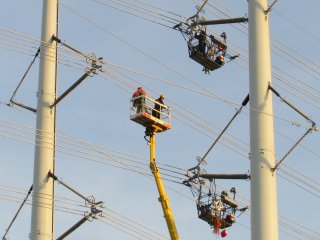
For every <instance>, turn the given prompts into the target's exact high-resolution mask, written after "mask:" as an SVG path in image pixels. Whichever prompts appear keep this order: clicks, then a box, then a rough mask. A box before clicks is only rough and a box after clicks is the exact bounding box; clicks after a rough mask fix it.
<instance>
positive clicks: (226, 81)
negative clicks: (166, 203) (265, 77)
mask: <svg viewBox="0 0 320 240" xmlns="http://www.w3.org/2000/svg"><path fill="white" fill-rule="evenodd" d="M272 2H273V1H269V3H272ZM1 3H2V6H1V9H0V11H1V14H0V34H1V35H0V65H1V73H2V74H1V77H0V102H1V104H0V141H1V144H0V151H1V160H0V163H1V167H0V213H1V216H0V233H1V234H4V233H5V230H6V228H7V227H8V225H9V224H10V222H11V220H12V219H13V217H14V215H15V213H16V212H17V210H18V208H19V206H20V204H21V202H22V200H23V198H24V197H25V196H26V194H27V192H28V189H29V188H30V186H31V185H32V182H33V161H34V131H35V122H36V121H35V114H34V113H33V112H31V111H28V110H25V109H22V108H19V107H18V106H8V105H7V103H9V100H10V98H11V96H12V94H13V92H14V90H15V89H16V87H17V86H18V83H19V81H20V80H21V78H22V76H23V75H24V73H25V72H26V70H27V68H28V66H29V65H30V63H31V61H32V60H33V57H34V55H35V53H36V51H37V48H38V47H39V40H40V35H41V18H42V1H40V0H31V1H15V0H11V1H9V0H4V1H2V2H1ZM119 3H122V4H123V5H119ZM201 3H202V2H201V1H196V0H195V1H192V0H176V1H169V0H162V1H155V0H123V1H111V0H110V1H107V0H62V1H61V6H60V11H59V38H60V39H61V40H62V41H63V42H65V43H67V44H68V45H70V46H72V47H74V48H76V49H78V50H80V51H81V52H83V53H85V54H90V55H92V56H96V57H103V60H104V61H105V62H106V63H107V64H104V65H103V69H104V70H105V72H104V73H99V74H97V75H94V76H92V77H89V78H88V79H86V80H85V81H84V82H83V83H81V85H79V86H78V87H77V88H76V89H74V90H73V91H72V92H71V93H70V94H69V95H68V96H67V97H66V98H65V99H63V100H62V101H61V102H60V103H59V104H58V106H57V122H56V128H57V141H58V143H57V144H58V145H57V149H58V151H57V155H56V163H55V164H56V175H57V176H58V178H59V179H62V180H63V181H64V182H65V183H67V184H68V185H70V186H72V187H74V188H75V189H76V190H77V191H79V192H80V193H81V194H83V195H85V196H91V195H92V196H94V198H95V199H96V201H103V202H104V207H105V208H104V209H103V211H104V214H103V217H100V218H99V219H100V220H99V219H95V220H93V221H91V222H87V223H85V224H84V225H82V226H81V227H80V228H78V229H77V230H76V231H75V232H73V233H72V234H71V235H70V236H69V237H68V239H96V240H100V239H101V240H102V239H123V240H127V239H128V240H129V239H169V234H168V231H167V227H166V223H165V220H164V218H163V213H162V209H161V205H160V203H159V201H158V193H157V189H156V185H155V182H154V180H153V179H152V178H151V177H149V176H148V174H150V169H149V167H148V161H149V160H148V158H149V146H148V145H147V142H146V140H145V139H144V128H143V127H142V126H141V125H139V124H137V123H135V122H132V121H130V97H131V95H132V93H133V92H134V90H135V89H136V88H137V87H138V86H143V87H144V89H145V90H146V91H147V93H148V95H150V96H151V97H154V98H156V97H158V96H159V95H160V94H164V95H166V99H165V103H166V104H167V105H169V106H170V107H171V108H172V119H171V124H172V129H171V130H168V131H166V132H163V133H159V134H158V135H157V145H156V161H157V162H158V163H159V167H160V171H161V173H162V174H163V177H164V178H165V181H164V183H165V186H166V191H167V194H168V195H169V198H170V204H171V207H172V211H173V215H174V218H175V222H176V225H177V229H178V232H179V235H180V238H181V239H199V240H200V239H203V240H204V239H219V238H221V237H218V236H216V235H214V234H213V232H212V229H211V228H210V226H209V225H208V224H207V223H206V222H204V221H202V220H200V219H198V217H197V210H196V204H195V201H194V198H193V196H192V193H191V191H190V189H189V188H188V187H186V186H184V185H183V184H181V183H182V181H183V180H185V179H186V176H184V175H183V174H185V173H186V170H187V169H189V168H191V167H193V166H195V165H196V164H197V160H196V158H197V157H198V156H200V157H201V156H203V155H204V154H205V152H206V151H207V150H208V148H209V147H210V146H211V144H212V143H213V141H214V140H215V139H216V138H217V136H218V135H219V133H220V132H221V131H222V129H223V128H224V126H225V125H226V124H227V123H228V121H229V120H230V119H231V117H232V116H233V115H234V113H235V111H236V110H237V109H238V108H239V104H241V102H242V100H243V99H244V98H245V96H246V95H247V94H248V91H249V72H248V56H249V54H250V53H249V52H248V34H247V25H246V24H233V25H223V26H222V25H219V26H210V27H208V29H207V32H210V33H214V34H216V35H220V34H221V33H222V32H226V33H227V42H228V50H229V53H233V54H236V53H240V57H239V58H237V59H236V60H235V61H232V62H229V63H227V64H225V65H224V66H223V67H222V68H220V69H218V70H216V71H213V72H211V74H210V75H209V74H204V72H203V71H202V66H201V65H199V64H198V63H196V62H195V61H193V60H192V59H190V58H189V56H188V51H187V44H186V41H185V40H184V38H183V36H182V35H181V33H180V32H178V31H175V30H173V29H172V27H173V26H174V25H175V24H177V23H179V21H184V20H185V19H186V18H188V17H190V16H192V15H194V14H195V12H196V5H197V4H198V5H199V4H201ZM129 7H130V8H129ZM137 7H138V9H139V11H136V10H134V9H137ZM132 8H134V9H132ZM319 8H320V2H319V1H315V0H307V1H289V0H280V1H277V2H276V3H275V5H274V7H273V8H272V10H271V12H270V13H269V16H270V34H271V43H272V45H271V56H272V59H271V61H272V81H273V87H274V88H275V89H276V90H277V91H278V92H279V93H280V95H281V96H282V97H283V98H285V99H287V100H288V101H290V102H291V103H293V104H294V105H295V106H296V107H297V108H298V109H299V110H300V111H302V112H303V113H304V114H305V115H307V116H308V117H310V118H311V119H312V120H313V121H314V122H315V123H316V124H320V108H319V101H320V99H319V96H320V95H319V90H318V89H320V88H319V87H320V83H319V80H320V74H319V73H320V60H319V55H320V49H319V47H318V45H319V42H320V31H319V27H318V26H317V23H318V22H319V14H318V9H319ZM129 12H131V14H129ZM247 12H248V11H247V1H245V0H243V1H235V0H224V1H221V0H216V1H214V0H209V1H208V4H207V5H206V6H205V9H204V11H203V12H201V15H202V16H203V17H204V18H206V19H221V18H233V17H243V16H246V14H247ZM224 14H226V15H224ZM146 19H149V21H148V20H146ZM60 47H61V50H60V51H59V56H60V58H59V64H58V78H57V92H58V95H60V94H61V93H63V92H64V90H65V89H67V88H68V87H69V86H70V85H71V84H73V83H74V82H75V81H76V80H77V79H79V78H80V76H82V75H83V74H84V72H85V70H86V66H87V63H86V59H85V57H83V56H80V55H77V54H74V53H70V52H68V51H67V49H66V48H63V47H62V46H60ZM38 72H39V59H36V61H35V63H34V64H33V65H32V67H31V69H30V71H29V72H28V74H27V75H26V77H25V79H24V81H23V83H22V84H21V86H20V88H19V90H18V92H17V94H16V96H15V100H16V101H17V102H20V103H23V104H25V105H28V106H31V107H33V108H36V100H37V98H36V93H37V85H38ZM273 107H274V125H275V148H276V159H277V160H280V159H281V158H282V157H283V156H285V154H287V153H288V151H289V150H290V148H291V147H292V146H293V145H294V144H295V143H296V142H297V140H298V139H299V138H300V137H301V136H302V135H303V134H304V133H305V131H306V128H307V127H309V126H310V122H308V121H306V120H305V119H304V118H302V117H301V116H300V115H299V114H297V113H296V112H295V111H293V110H292V109H291V108H289V107H288V106H287V105H286V104H284V102H283V101H281V100H280V99H279V98H277V97H276V96H274V102H273ZM319 136H320V135H319V131H313V132H312V133H310V134H308V135H307V136H306V137H305V138H304V139H303V141H301V143H300V144H299V145H298V146H297V147H296V148H295V149H294V150H293V151H292V152H291V153H290V154H289V155H288V157H287V158H286V160H285V161H284V163H283V164H282V165H281V166H280V167H279V169H278V170H277V171H276V172H277V194H278V214H279V239H282V240H291V239H320V231H319V229H320V223H319V221H318V218H317V215H318V214H319V213H320V206H319V198H320V193H319V192H320V188H319V182H320V175H319V174H318V169H319V168H320V148H319V139H320V138H319ZM249 139H250V136H249V109H248V108H244V109H243V111H242V112H241V114H240V115H239V116H238V117H237V118H236V119H235V121H234V122H233V123H232V125H231V126H230V127H229V128H228V130H227V133H226V134H224V135H223V138H222V139H221V140H220V141H219V142H218V144H217V145H216V146H215V147H214V148H213V150H212V151H211V152H210V154H209V155H208V157H207V159H206V162H207V164H206V166H204V167H205V169H206V171H207V172H208V173H250V162H249V158H248V157H249V152H250V150H249ZM129 160H130V161H131V162H129ZM132 161H134V162H132ZM128 164H132V165H128ZM135 166H138V167H135ZM178 173H179V174H178ZM166 174H168V175H166ZM172 176H174V178H173V177H172ZM176 177H177V178H176ZM216 184H217V186H218V187H217V191H222V190H225V191H229V190H230V189H231V188H232V187H235V188H236V190H237V196H236V199H237V200H238V201H239V202H240V203H241V205H243V206H250V182H249V181H243V180H238V181H235V180H217V181H216ZM55 192H56V197H57V201H56V211H55V238H57V237H59V236H60V235H61V234H62V233H63V232H65V231H66V230H67V229H68V228H70V227H71V226H72V225H73V224H74V223H76V222H77V221H78V220H79V219H81V217H82V214H83V213H84V212H85V211H88V209H87V208H84V207H83V205H84V201H83V200H82V199H81V198H79V197H78V196H76V195H75V194H73V193H72V192H70V191H69V190H67V189H65V188H64V187H63V186H62V185H61V184H56V185H55ZM29 200H30V198H29ZM250 214H251V212H250V210H248V211H247V212H245V213H243V214H242V215H241V216H238V214H237V215H236V216H237V219H236V221H237V222H236V223H235V224H234V225H233V226H232V227H230V228H228V236H227V238H226V239H230V240H235V239H237V240H247V239H250ZM133 221H134V222H133ZM30 223H31V204H30V201H28V202H27V204H26V205H25V206H24V207H23V208H22V210H21V212H20V214H19V215H18V217H17V219H16V221H15V222H14V224H13V225H12V227H11V229H10V232H9V234H8V239H12V240H15V239H27V238H28V236H29V233H30ZM138 224H140V225H138ZM130 226H134V227H135V228H138V229H141V226H144V227H146V228H142V229H143V231H145V232H150V230H149V229H152V231H155V232H157V233H160V234H161V235H164V236H165V237H164V238H163V237H159V235H158V234H155V233H153V234H154V236H149V238H147V237H146V236H145V234H144V233H142V235H141V234H140V235H139V233H141V232H139V233H137V232H135V231H132V228H131V227H130ZM266 227H268V226H266ZM155 236H158V238H156V237H155Z"/></svg>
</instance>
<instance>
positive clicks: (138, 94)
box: [132, 87, 147, 113]
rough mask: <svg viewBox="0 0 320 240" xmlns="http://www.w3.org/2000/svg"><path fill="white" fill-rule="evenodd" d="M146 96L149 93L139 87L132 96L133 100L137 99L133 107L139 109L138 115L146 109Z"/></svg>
mask: <svg viewBox="0 0 320 240" xmlns="http://www.w3.org/2000/svg"><path fill="white" fill-rule="evenodd" d="M145 96H147V93H146V92H145V91H144V90H143V89H142V87H138V88H137V90H136V91H135V92H134V93H133V95H132V98H135V99H134V100H133V106H134V107H136V108H137V113H140V112H142V110H143V109H144V108H143V106H144V105H145V98H144V97H145Z"/></svg>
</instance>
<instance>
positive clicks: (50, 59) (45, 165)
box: [30, 0, 58, 240]
mask: <svg viewBox="0 0 320 240" xmlns="http://www.w3.org/2000/svg"><path fill="white" fill-rule="evenodd" d="M57 4H58V3H57V0H44V1H43V13H42V32H41V41H42V42H41V46H40V70H39V84H38V92H37V97H38V103H37V123H36V128H37V130H36V134H37V135H36V142H35V144H36V146H35V158H34V174H33V198H32V217H31V234H30V235H31V240H52V239H53V208H54V185H53V179H52V178H49V177H48V172H49V171H51V172H53V173H54V156H55V154H54V144H55V138H54V129H55V109H54V108H53V109H50V107H49V106H50V105H51V104H52V103H53V102H54V100H55V88H56V86H55V84H56V83H55V81H56V42H54V41H52V40H51V37H52V35H55V36H56V32H57Z"/></svg>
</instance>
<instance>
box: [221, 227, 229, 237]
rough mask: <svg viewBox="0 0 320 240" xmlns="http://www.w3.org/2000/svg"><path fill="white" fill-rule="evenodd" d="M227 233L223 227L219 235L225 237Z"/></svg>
mask: <svg viewBox="0 0 320 240" xmlns="http://www.w3.org/2000/svg"><path fill="white" fill-rule="evenodd" d="M227 235H228V232H227V230H225V229H223V230H222V231H221V237H223V238H224V237H226V236H227Z"/></svg>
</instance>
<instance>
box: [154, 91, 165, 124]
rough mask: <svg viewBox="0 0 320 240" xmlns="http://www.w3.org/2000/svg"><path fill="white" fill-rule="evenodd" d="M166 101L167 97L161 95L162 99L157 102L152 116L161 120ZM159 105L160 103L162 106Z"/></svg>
mask: <svg viewBox="0 0 320 240" xmlns="http://www.w3.org/2000/svg"><path fill="white" fill-rule="evenodd" d="M164 99H165V96H164V95H163V94H161V95H160V97H159V98H158V99H156V100H155V103H154V108H153V110H152V116H154V117H156V118H159V119H160V116H161V109H162V108H163V106H164V102H163V100H164ZM159 103H160V104H161V105H160V104H159Z"/></svg>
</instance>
